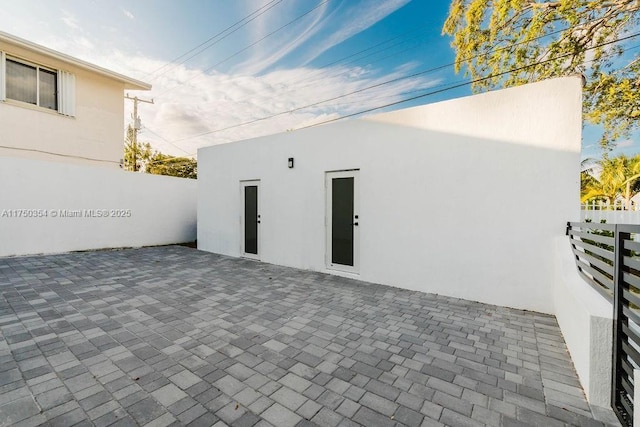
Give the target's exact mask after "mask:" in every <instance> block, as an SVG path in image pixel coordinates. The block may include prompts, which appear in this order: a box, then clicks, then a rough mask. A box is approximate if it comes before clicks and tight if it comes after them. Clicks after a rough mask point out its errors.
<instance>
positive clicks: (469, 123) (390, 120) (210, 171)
mask: <svg viewBox="0 0 640 427" xmlns="http://www.w3.org/2000/svg"><path fill="white" fill-rule="evenodd" d="M580 139H581V79H580V78H579V77H569V78H562V79H555V80H547V81H543V82H540V83H536V84H531V85H527V86H522V87H518V88H514V89H507V90H501V91H496V92H490V93H486V94H482V95H477V96H472V97H467V98H462V99H456V100H452V101H446V102H441V103H437V104H431V105H425V106H420V107H415V108H411V109H406V110H399V111H395V112H392V113H386V114H381V115H377V116H373V117H370V118H367V119H360V120H351V121H344V122H338V123H334V124H329V125H325V126H319V127H316V128H311V129H306V130H301V131H294V132H288V133H283V134H279V135H273V136H268V137H262V138H258V139H253V140H247V141H242V142H237V143H231V144H224V145H218V146H212V147H207V148H203V149H200V150H199V151H198V162H199V168H198V173H199V183H198V246H199V248H200V249H203V250H206V251H211V252H216V253H221V254H226V255H231V256H240V239H241V232H240V231H241V230H240V211H241V207H242V203H241V199H240V181H241V180H250V179H259V180H260V196H259V197H260V199H259V203H260V206H261V207H260V215H261V234H260V239H261V242H260V258H261V261H264V262H269V263H274V264H281V265H286V266H292V267H298V268H303V269H309V270H316V271H326V272H330V273H334V272H332V271H330V270H327V269H326V267H325V251H326V249H325V186H324V183H325V172H327V171H338V170H347V169H359V170H360V210H359V212H358V213H359V215H360V219H359V222H360V272H359V274H358V275H350V274H345V273H341V274H343V275H347V276H351V277H355V278H358V279H361V280H364V281H370V282H376V283H384V284H388V285H392V286H397V287H401V288H407V289H413V290H419V291H424V292H433V293H438V294H444V295H450V296H455V297H461V298H466V299H471V300H477V301H482V302H487V303H492V304H498V305H504V306H509V307H517V308H522V309H530V310H536V311H541V312H546V313H552V312H554V303H553V299H552V286H553V283H554V271H555V266H554V251H555V246H554V239H555V238H556V237H558V236H562V235H564V231H565V223H566V221H567V220H575V219H577V218H578V215H579V211H578V209H579V200H578V196H579V182H578V180H579V163H580ZM289 157H294V158H295V168H293V169H288V168H287V158H289ZM532 206H535V207H536V208H535V209H532V208H531V207H532ZM540 207H544V209H541V208H540ZM336 274H337V273H336Z"/></svg>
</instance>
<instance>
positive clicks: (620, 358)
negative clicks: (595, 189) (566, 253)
mask: <svg viewBox="0 0 640 427" xmlns="http://www.w3.org/2000/svg"><path fill="white" fill-rule="evenodd" d="M567 234H568V235H569V239H570V241H571V248H572V250H573V254H574V256H575V258H576V266H577V268H578V273H580V276H582V278H583V279H584V280H585V281H586V282H587V283H589V284H590V285H591V286H592V287H593V288H594V289H595V290H597V291H598V292H600V294H602V295H603V296H604V297H605V298H607V299H608V300H609V301H611V302H612V304H613V311H614V313H613V319H614V330H613V341H614V342H613V372H612V386H613V387H612V393H611V394H612V395H611V406H612V407H613V410H614V412H615V413H616V415H617V416H618V419H619V420H620V422H621V423H622V424H623V425H627V426H632V425H633V410H634V408H633V396H634V393H635V383H634V370H635V369H640V225H627V224H594V223H588V222H582V223H576V222H570V223H567Z"/></svg>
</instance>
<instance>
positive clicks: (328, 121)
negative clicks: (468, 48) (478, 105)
mask: <svg viewBox="0 0 640 427" xmlns="http://www.w3.org/2000/svg"><path fill="white" fill-rule="evenodd" d="M639 35H640V32H638V33H635V34H632V35H630V36H627V37H624V38H621V39H618V40H613V41H610V42H606V43H602V44H599V45H596V46H593V47H590V48H587V49H585V50H591V49H597V48H599V47H603V46H607V45H610V44H613V43H618V42H621V41H624V40H628V39H631V38H633V37H637V36H639ZM571 55H573V53H566V54H563V55H560V56H556V57H554V58H549V59H545V60H543V61H538V62H536V63H533V64H527V65H523V66H521V67H517V68H513V69H511V70H507V71H501V72H499V73H496V74H491V75H489V76H485V77H480V78H477V79H474V80H470V81H467V82H463V83H459V84H456V85H454V86H450V87H447V88H445V89H439V90H436V91H432V92H429V93H425V94H422V95H417V96H413V97H411V98H406V99H402V100H400V101H396V102H391V103H388V104H385V105H381V106H378V107H373V108H368V109H366V110H362V111H359V112H357V113H352V114H347V115H345V116H340V117H336V118H334V119H329V120H325V121H322V122H319V123H315V124H312V125H307V126H302V127H300V128H297V129H296V130H299V129H306V128H310V127H315V126H319V125H323V124H327V123H332V122H335V121H338V120H343V119H346V118H349V117H353V116H357V115H360V114H365V113H369V112H371V111H376V110H380V109H383V108H387V107H393V106H395V105H398V104H403V103H405V102H409V101H414V100H416V99H420V98H424V97H425V96H430V95H435V94H437V93H441V92H445V91H447V90H452V89H457V88H460V87H463V86H468V85H471V84H474V83H479V82H481V81H485V80H489V79H492V78H495V77H500V76H503V75H506V74H509V73H513V72H517V71H522V70H524V69H527V68H530V67H533V66H536V65H540V64H544V63H547V62H551V61H555V60H557V59H561V58H565V57H567V56H571Z"/></svg>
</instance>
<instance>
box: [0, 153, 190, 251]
mask: <svg viewBox="0 0 640 427" xmlns="http://www.w3.org/2000/svg"><path fill="white" fill-rule="evenodd" d="M196 192H197V182H196V180H192V179H183V178H173V177H168V176H159V175H150V174H146V173H133V172H125V171H122V170H119V169H115V170H114V169H107V168H100V167H89V166H80V165H72V164H65V163H54V162H46V161H40V160H31V159H19V158H10V157H0V256H11V255H28V254H41V253H56V252H68V251H75V250H87V249H103V248H117V247H140V246H148V245H162V244H171V243H182V242H190V241H194V240H195V239H196V225H197V216H196V212H197V201H196Z"/></svg>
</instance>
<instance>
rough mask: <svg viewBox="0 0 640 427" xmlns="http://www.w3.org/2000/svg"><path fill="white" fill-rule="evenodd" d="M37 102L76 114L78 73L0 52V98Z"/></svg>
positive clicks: (37, 103)
mask: <svg viewBox="0 0 640 427" xmlns="http://www.w3.org/2000/svg"><path fill="white" fill-rule="evenodd" d="M6 99H10V100H15V101H20V102H24V103H27V104H32V105H37V106H38V107H42V108H47V109H49V110H54V111H57V112H59V113H60V114H64V115H67V116H74V115H75V76H74V75H73V74H71V73H67V72H65V71H61V70H54V69H51V68H48V67H44V66H41V65H38V64H34V63H30V62H28V61H24V60H22V59H18V58H13V57H11V56H9V55H6V54H5V53H4V52H0V101H4V100H6Z"/></svg>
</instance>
